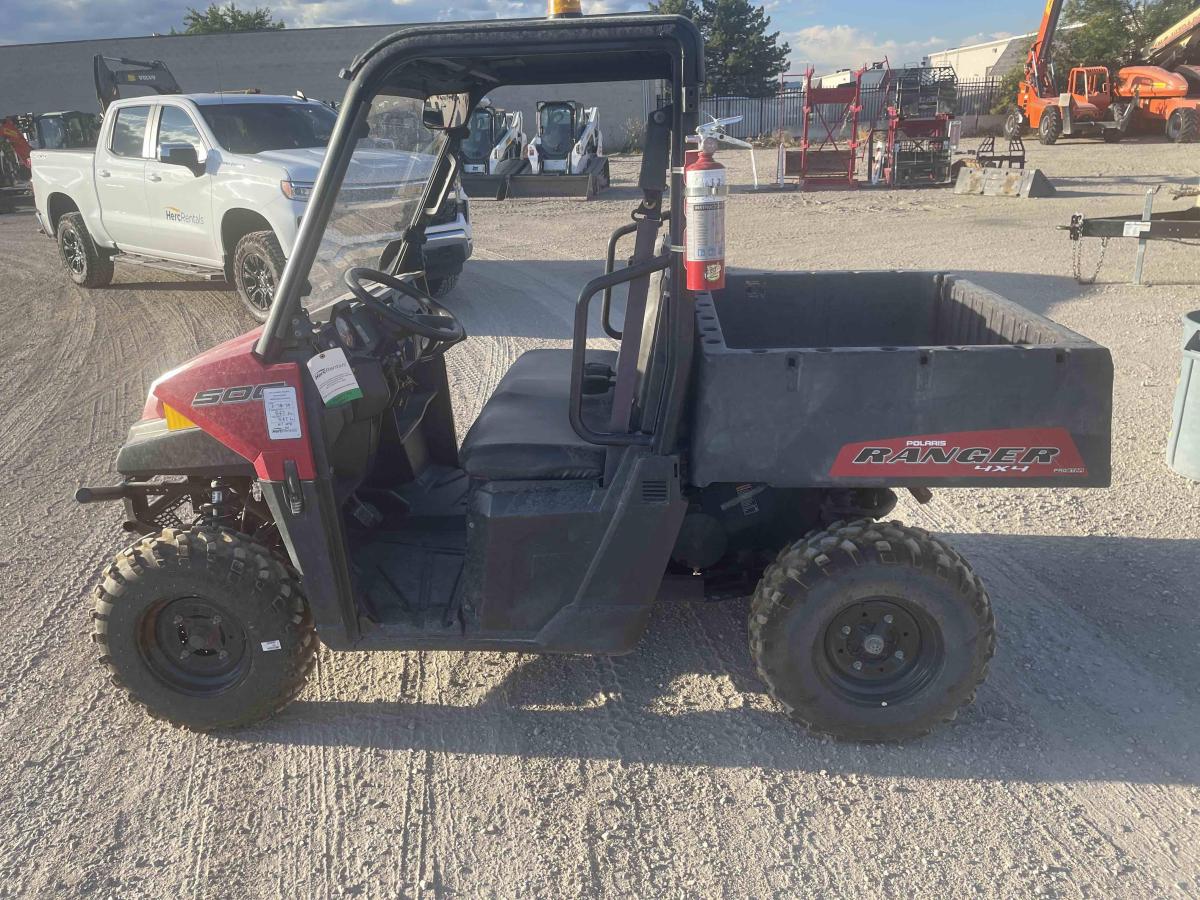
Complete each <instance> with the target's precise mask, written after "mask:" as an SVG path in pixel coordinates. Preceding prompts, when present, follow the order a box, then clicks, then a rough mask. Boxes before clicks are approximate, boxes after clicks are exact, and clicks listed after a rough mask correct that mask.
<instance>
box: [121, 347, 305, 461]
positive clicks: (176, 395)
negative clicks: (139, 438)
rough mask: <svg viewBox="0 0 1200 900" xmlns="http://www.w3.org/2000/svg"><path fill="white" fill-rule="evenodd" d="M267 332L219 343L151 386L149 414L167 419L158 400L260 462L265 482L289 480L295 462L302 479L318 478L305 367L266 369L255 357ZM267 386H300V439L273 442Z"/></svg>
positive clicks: (291, 365) (279, 365) (282, 365)
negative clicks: (289, 464)
mask: <svg viewBox="0 0 1200 900" xmlns="http://www.w3.org/2000/svg"><path fill="white" fill-rule="evenodd" d="M261 333H262V329H261V328H257V329H255V330H254V331H251V332H249V333H247V334H243V335H242V336H241V337H236V338H234V339H233V340H231V341H226V342H225V343H223V344H218V345H217V346H216V347H213V348H212V349H211V350H207V351H205V352H204V353H202V354H200V355H199V356H197V357H196V358H195V359H192V360H189V361H188V362H186V363H184V364H183V365H182V366H180V367H179V368H177V369H172V370H171V371H170V372H167V373H166V374H165V375H162V376H161V377H159V378H158V379H157V380H156V381H155V382H154V384H153V385H151V387H150V397H149V398H148V399H147V402H146V410H145V412H143V416H144V417H146V418H151V417H153V418H161V416H162V411H161V409H160V408H159V404H158V403H157V402H155V401H156V400H157V401H161V402H162V403H166V404H168V405H170V406H171V407H172V408H173V409H175V410H177V411H178V412H180V413H182V414H183V415H185V416H187V418H189V419H191V421H192V422H194V423H195V424H196V425H198V426H199V427H200V428H202V429H204V431H206V432H207V433H208V434H210V435H212V436H213V437H214V438H216V439H217V440H218V441H220V442H221V443H222V444H224V445H225V446H226V447H228V448H229V449H230V450H233V451H234V452H235V453H237V454H238V455H240V456H244V457H245V458H246V459H248V460H250V461H251V462H252V463H254V469H255V471H256V472H257V473H258V477H259V478H263V479H267V480H270V481H283V480H284V467H283V464H284V461H285V460H292V461H294V462H295V464H296V470H297V472H298V473H299V475H300V477H301V478H303V479H312V478H315V477H316V467H315V465H314V464H313V455H312V448H311V447H310V446H309V438H308V420H307V418H306V417H305V412H304V384H303V381H302V378H301V372H300V367H299V365H297V364H296V363H293V362H280V363H274V364H272V365H266V364H265V363H264V362H263V361H262V360H261V359H259V358H258V357H257V356H255V355H254V344H255V342H256V341H257V340H258V338H259V335H260V334H261ZM264 385H273V386H279V385H286V386H288V387H293V388H295V390H296V402H297V405H298V406H299V413H300V435H301V436H300V437H299V438H288V439H272V438H271V436H270V433H269V432H268V429H267V417H266V411H265V408H264V406H263V401H262V398H261V395H260V394H259V391H260V390H261V388H262V387H263V386H264ZM214 397H217V398H220V399H215V400H214V399H212V398H214ZM198 399H199V400H200V403H199V405H197V400H198Z"/></svg>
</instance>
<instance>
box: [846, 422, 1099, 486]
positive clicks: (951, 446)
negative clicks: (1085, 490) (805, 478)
mask: <svg viewBox="0 0 1200 900" xmlns="http://www.w3.org/2000/svg"><path fill="white" fill-rule="evenodd" d="M1087 473H1088V470H1087V466H1086V465H1084V462H1083V457H1082V456H1081V455H1080V453H1079V448H1078V447H1076V446H1075V442H1074V441H1073V440H1072V439H1071V435H1070V434H1069V433H1068V432H1067V430H1066V429H1065V428H1004V429H996V430H994V431H956V432H950V433H947V434H928V435H913V436H910V437H899V438H883V439H881V440H878V441H860V442H858V443H853V444H846V445H845V446H843V447H842V449H841V450H840V451H838V455H837V459H835V460H834V462H833V467H832V468H831V469H830V470H829V474H830V475H831V476H832V477H834V478H878V477H880V476H881V475H896V476H899V477H902V478H911V477H913V476H920V477H922V478H961V477H962V476H964V475H965V476H971V477H975V478H979V477H989V476H992V477H998V478H1039V477H1042V478H1045V477H1051V476H1061V475H1078V476H1081V477H1082V476H1086V475H1087Z"/></svg>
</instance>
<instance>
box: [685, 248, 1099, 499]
mask: <svg viewBox="0 0 1200 900" xmlns="http://www.w3.org/2000/svg"><path fill="white" fill-rule="evenodd" d="M696 326H697V328H696V332H697V349H696V353H697V366H696V379H695V382H694V384H693V391H694V397H693V401H694V403H695V417H694V420H693V421H694V428H693V431H692V434H691V445H692V450H691V463H692V465H691V471H690V473H689V479H690V481H691V482H692V483H693V484H697V485H706V484H711V483H713V482H723V481H738V482H762V483H769V484H772V485H776V486H779V487H820V486H837V485H846V486H853V485H880V486H884V485H886V486H908V487H916V486H931V487H936V486H940V487H955V486H974V485H987V486H992V487H995V486H1012V487H1032V486H1038V485H1055V486H1076V487H1104V486H1107V485H1108V484H1109V479H1110V432H1111V420H1112V379H1113V370H1112V359H1111V356H1110V354H1109V352H1108V350H1106V349H1105V348H1104V347H1101V346H1099V345H1098V344H1095V343H1093V342H1092V341H1089V340H1088V339H1087V338H1085V337H1082V336H1080V335H1078V334H1076V333H1075V332H1073V331H1070V330H1069V329H1067V328H1064V327H1063V326H1061V325H1058V324H1056V323H1054V322H1051V321H1050V320H1049V319H1046V318H1044V317H1042V316H1039V315H1036V314H1035V313H1032V312H1030V311H1029V310H1027V309H1024V308H1023V307H1021V306H1019V305H1017V304H1016V303H1013V302H1012V301H1010V300H1006V299H1005V298H1003V297H1001V296H999V295H997V294H995V293H992V292H991V291H987V290H984V289H983V288H981V287H979V286H977V285H975V284H972V283H971V282H969V281H967V280H965V279H962V278H958V277H956V276H954V275H948V274H940V273H933V272H813V273H764V274H740V275H731V276H730V278H729V281H728V285H727V287H726V289H725V290H723V291H718V292H714V293H713V294H699V295H697V299H696Z"/></svg>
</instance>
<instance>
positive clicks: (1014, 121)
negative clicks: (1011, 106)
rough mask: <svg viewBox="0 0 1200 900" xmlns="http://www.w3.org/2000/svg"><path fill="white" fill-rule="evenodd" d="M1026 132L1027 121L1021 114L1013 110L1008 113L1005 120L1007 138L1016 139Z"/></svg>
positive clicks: (1005, 135)
mask: <svg viewBox="0 0 1200 900" xmlns="http://www.w3.org/2000/svg"><path fill="white" fill-rule="evenodd" d="M1024 132H1025V123H1024V122H1023V121H1022V119H1021V114H1020V113H1019V112H1017V111H1016V110H1013V111H1012V112H1010V113H1009V114H1008V118H1007V119H1005V120H1004V137H1005V139H1006V140H1010V141H1011V140H1015V139H1016V138H1019V137H1020V136H1021V135H1022V134H1023V133H1024Z"/></svg>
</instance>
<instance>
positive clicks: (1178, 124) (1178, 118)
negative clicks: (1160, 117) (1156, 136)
mask: <svg viewBox="0 0 1200 900" xmlns="http://www.w3.org/2000/svg"><path fill="white" fill-rule="evenodd" d="M1198 138H1200V110H1196V109H1191V108H1185V109H1177V110H1175V112H1173V113H1171V115H1170V116H1169V117H1168V118H1167V140H1169V141H1173V142H1174V143H1176V144H1190V143H1192V142H1193V141H1195V140H1197V139H1198Z"/></svg>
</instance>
